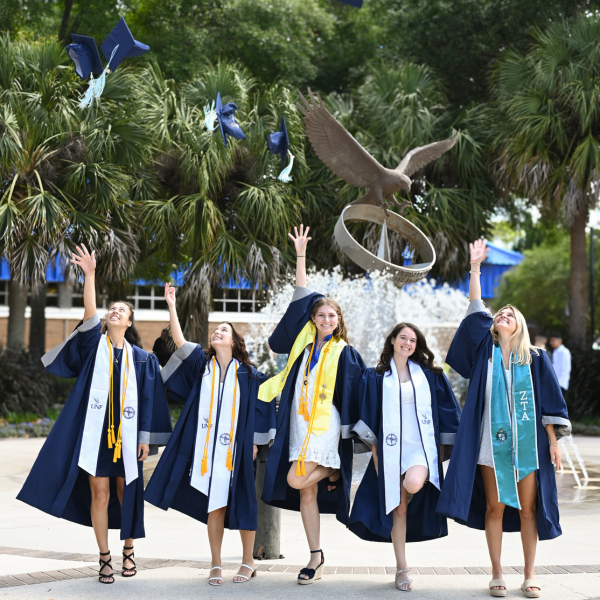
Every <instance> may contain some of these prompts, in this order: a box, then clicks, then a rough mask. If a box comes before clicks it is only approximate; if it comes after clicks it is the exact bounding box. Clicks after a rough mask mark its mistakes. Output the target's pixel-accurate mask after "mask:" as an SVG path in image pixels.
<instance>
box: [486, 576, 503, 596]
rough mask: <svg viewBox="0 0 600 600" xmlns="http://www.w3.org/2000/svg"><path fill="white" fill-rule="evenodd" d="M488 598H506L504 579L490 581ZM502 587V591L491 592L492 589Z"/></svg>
mask: <svg viewBox="0 0 600 600" xmlns="http://www.w3.org/2000/svg"><path fill="white" fill-rule="evenodd" d="M489 587H490V596H495V597H496V598H504V597H505V596H506V582H505V581H504V579H492V580H491V581H490V585H489ZM495 587H502V588H504V589H503V590H493V589H492V588H495Z"/></svg>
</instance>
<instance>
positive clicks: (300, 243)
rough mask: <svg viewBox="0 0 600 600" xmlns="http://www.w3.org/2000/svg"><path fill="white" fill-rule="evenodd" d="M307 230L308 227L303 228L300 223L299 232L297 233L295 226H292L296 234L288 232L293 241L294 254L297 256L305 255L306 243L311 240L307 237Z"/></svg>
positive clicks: (308, 229)
mask: <svg viewBox="0 0 600 600" xmlns="http://www.w3.org/2000/svg"><path fill="white" fill-rule="evenodd" d="M309 231H310V227H307V228H306V229H304V225H300V233H298V228H297V227H294V233H295V234H296V235H292V234H291V233H288V237H289V238H290V240H292V241H293V242H294V247H295V248H296V254H297V255H298V256H306V245H307V244H308V242H309V241H310V240H312V238H310V237H308V232H309Z"/></svg>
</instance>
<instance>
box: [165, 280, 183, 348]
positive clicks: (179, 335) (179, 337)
mask: <svg viewBox="0 0 600 600" xmlns="http://www.w3.org/2000/svg"><path fill="white" fill-rule="evenodd" d="M165 300H166V301H167V305H168V306H169V318H170V324H171V337H172V338H173V341H174V342H175V345H176V346H177V347H178V348H181V346H183V345H184V344H185V338H184V337H183V331H181V325H180V324H179V318H178V317H177V308H176V307H175V288H174V287H173V286H172V285H171V284H170V283H165Z"/></svg>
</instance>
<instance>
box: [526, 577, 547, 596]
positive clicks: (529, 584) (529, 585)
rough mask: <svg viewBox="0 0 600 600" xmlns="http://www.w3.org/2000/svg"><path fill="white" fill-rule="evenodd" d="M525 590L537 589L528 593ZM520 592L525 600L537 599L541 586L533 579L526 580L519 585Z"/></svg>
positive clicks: (540, 593) (540, 592)
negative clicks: (528, 599) (529, 599)
mask: <svg viewBox="0 0 600 600" xmlns="http://www.w3.org/2000/svg"><path fill="white" fill-rule="evenodd" d="M527 588H537V590H531V591H530V592H528V591H527ZM521 591H522V592H523V595H524V596H525V598H539V597H540V596H541V595H542V586H541V585H540V584H539V583H538V582H537V581H536V580H535V579H526V580H525V581H524V582H523V583H522V584H521Z"/></svg>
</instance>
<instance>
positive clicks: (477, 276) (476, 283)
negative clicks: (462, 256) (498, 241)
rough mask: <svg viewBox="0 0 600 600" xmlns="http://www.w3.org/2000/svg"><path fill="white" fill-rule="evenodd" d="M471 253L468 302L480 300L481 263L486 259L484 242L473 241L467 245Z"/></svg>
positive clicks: (486, 249)
mask: <svg viewBox="0 0 600 600" xmlns="http://www.w3.org/2000/svg"><path fill="white" fill-rule="evenodd" d="M469 250H470V252H471V281H470V283H469V301H471V302H472V301H473V300H481V263H482V262H483V261H484V260H485V259H486V257H487V253H488V248H487V246H486V244H485V240H475V241H474V242H473V243H472V244H469Z"/></svg>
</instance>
